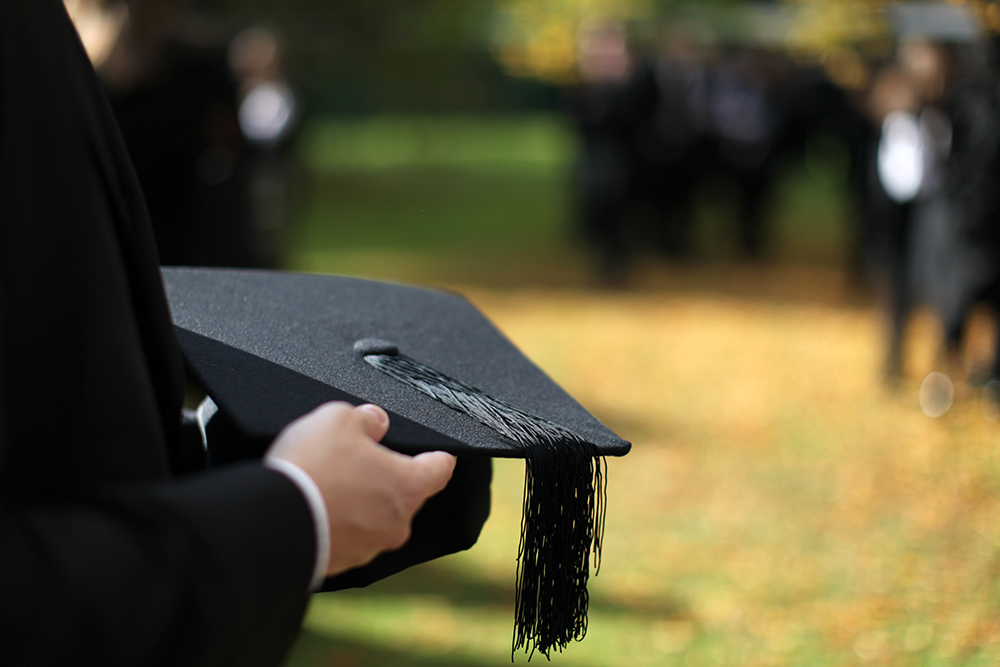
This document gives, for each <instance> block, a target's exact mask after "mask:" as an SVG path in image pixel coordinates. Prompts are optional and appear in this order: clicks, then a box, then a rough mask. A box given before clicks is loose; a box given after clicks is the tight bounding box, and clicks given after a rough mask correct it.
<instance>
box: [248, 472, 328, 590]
mask: <svg viewBox="0 0 1000 667" xmlns="http://www.w3.org/2000/svg"><path fill="white" fill-rule="evenodd" d="M264 465H266V466H267V467H268V468H271V469H273V470H277V471H278V472H280V473H281V474H283V475H284V476H285V477H287V478H288V479H290V480H292V482H294V483H295V486H297V487H299V491H301V492H302V495H303V496H304V497H305V499H306V502H307V503H308V504H309V509H310V510H311V511H312V517H313V524H315V527H316V567H314V568H313V576H312V581H311V582H310V583H309V592H310V593H314V592H316V591H318V590H319V588H320V586H322V585H323V579H324V578H326V566H327V565H328V564H329V562H330V519H329V516H328V515H327V513H326V502H325V501H324V500H323V493H322V492H321V491H320V490H319V487H318V486H316V482H314V481H313V478H312V477H310V476H309V473H307V472H306V471H305V470H303V469H302V468H300V467H298V466H297V465H295V464H294V463H292V462H291V461H286V460H285V459H279V458H269V459H265V460H264Z"/></svg>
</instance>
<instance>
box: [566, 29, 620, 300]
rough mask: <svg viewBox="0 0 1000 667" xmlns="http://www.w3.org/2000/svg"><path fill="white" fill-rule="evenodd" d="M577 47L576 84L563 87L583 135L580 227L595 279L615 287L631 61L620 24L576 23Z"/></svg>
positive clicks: (575, 122)
mask: <svg viewBox="0 0 1000 667" xmlns="http://www.w3.org/2000/svg"><path fill="white" fill-rule="evenodd" d="M578 48H579V56H578V57H579V70H580V83H579V85H577V86H575V87H572V88H571V89H569V90H568V91H567V93H566V102H565V104H566V111H567V113H568V114H569V116H570V118H571V119H572V121H573V122H574V124H575V125H576V127H577V129H578V131H579V133H580V136H581V139H582V142H581V148H580V159H579V164H578V165H577V170H578V171H577V191H576V193H577V194H576V200H577V203H578V215H579V218H580V229H581V232H582V235H583V238H584V240H585V242H587V243H588V244H589V245H590V246H591V247H592V249H593V251H594V252H595V253H596V255H597V257H598V259H597V269H598V274H599V276H600V278H601V279H602V281H603V282H605V283H606V284H612V285H614V284H620V283H621V282H622V281H623V280H624V278H625V274H626V271H627V265H628V261H629V253H630V248H629V247H628V240H627V238H626V234H625V229H624V222H625V215H626V212H627V209H628V205H629V201H630V194H631V187H632V178H633V160H632V154H631V151H632V149H633V142H632V141H631V138H632V133H633V131H634V128H635V124H636V123H635V118H636V111H637V109H636V99H635V90H634V86H633V75H634V72H635V70H634V63H633V59H632V54H631V52H630V50H629V44H628V36H627V33H626V30H625V26H624V25H622V24H621V23H619V22H615V21H600V22H596V23H593V24H588V25H585V26H583V27H581V29H580V31H579V35H578Z"/></svg>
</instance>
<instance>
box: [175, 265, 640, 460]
mask: <svg viewBox="0 0 1000 667" xmlns="http://www.w3.org/2000/svg"><path fill="white" fill-rule="evenodd" d="M163 279H164V283H165V286H166V291H167V298H168V300H169V302H170V309H171V312H172V315H173V320H174V324H175V326H176V329H177V335H178V339H179V341H180V345H181V348H182V351H183V353H184V356H185V359H186V361H187V363H188V365H189V367H190V369H191V371H192V372H193V374H194V375H195V376H196V378H197V379H198V380H199V381H200V382H201V383H202V385H203V387H204V388H205V391H207V392H208V394H209V395H210V396H211V397H212V399H213V400H214V401H215V402H216V403H217V404H218V405H219V407H220V408H221V409H222V410H223V411H224V412H225V413H227V415H228V416H229V417H230V419H232V420H233V421H234V422H235V423H236V424H237V425H238V426H239V428H240V429H241V430H243V431H244V432H245V433H247V434H249V435H252V436H256V437H273V436H274V435H277V433H278V432H279V431H280V430H281V429H282V428H283V427H284V426H285V425H286V424H288V423H289V422H290V421H292V420H294V419H295V418H297V417H299V416H301V415H303V414H305V413H306V412H308V411H309V410H311V409H313V408H314V407H316V406H318V405H320V404H321V403H324V402H326V401H329V400H345V401H348V402H351V403H354V404H360V403H366V402H368V403H375V404H377V405H380V406H382V407H383V408H385V409H386V410H387V411H388V412H389V414H390V417H391V427H390V430H389V433H388V434H387V435H386V438H385V439H384V442H385V444H386V445H387V446H390V447H392V448H393V449H396V450H398V451H402V452H407V453H416V452H419V451H425V450H428V449H442V450H445V451H448V452H451V453H453V454H457V455H470V454H471V455H482V456H491V457H519V456H521V455H522V451H523V450H522V448H521V447H519V446H518V445H517V444H516V443H515V442H513V441H512V440H511V439H510V438H508V437H505V436H504V435H501V434H500V433H499V432H498V431H497V430H495V429H494V428H490V427H489V426H486V425H484V424H483V423H481V421H479V420H477V419H474V418H473V417H470V416H469V415H468V414H463V413H462V412H460V411H459V410H456V409H453V408H452V407H449V406H448V405H447V404H446V403H445V402H442V401H441V400H438V399H436V398H433V397H432V396H430V395H428V394H427V393H425V392H423V391H419V390H417V389H414V388H413V387H412V386H410V385H408V384H406V383H404V382H402V381H400V379H398V378H397V377H393V376H392V375H390V374H388V373H387V372H384V371H383V370H380V369H379V368H376V367H375V366H374V365H373V364H372V362H371V359H372V358H373V357H369V360H368V361H366V355H379V356H382V357H383V358H384V357H393V358H396V357H398V358H404V359H408V360H412V361H414V362H416V363H417V364H420V365H422V366H425V367H430V368H431V369H433V370H434V371H436V372H438V373H440V374H442V375H443V376H445V377H446V379H448V380H453V381H455V382H457V383H460V384H461V385H464V386H468V387H470V388H475V389H478V390H479V391H481V392H482V393H483V394H486V395H488V397H492V399H496V400H497V401H499V402H501V403H503V404H507V405H509V406H513V407H514V408H516V409H517V410H520V411H523V412H524V413H528V414H529V415H533V416H534V417H538V418H540V419H541V420H544V421H547V422H552V423H553V424H555V425H558V426H559V427H562V428H563V429H567V430H569V431H571V432H572V433H574V434H575V435H577V436H578V437H579V438H580V439H582V440H584V441H586V442H589V443H591V444H593V445H596V446H597V448H598V450H599V452H600V453H601V454H606V455H613V456H620V455H623V454H625V453H627V452H628V450H629V448H630V444H629V443H628V442H626V441H625V440H622V439H621V438H619V437H618V436H617V435H615V434H614V433H612V432H611V431H610V430H609V429H608V428H606V427H605V426H604V425H602V424H601V423H600V422H599V421H597V419H595V418H594V417H593V416H592V415H591V414H590V413H588V412H587V411H586V410H585V409H584V408H583V407H582V406H580V404H579V403H577V402H576V401H575V400H573V398H572V397H570V396H569V395H568V394H567V393H566V392H564V391H563V390H562V389H560V388H559V387H558V386H557V385H556V384H555V383H554V382H552V380H550V379H549V378H548V376H546V375H545V374H544V373H543V372H542V371H541V370H539V369H538V368H537V367H536V366H535V365H534V364H533V363H531V361H529V360H528V359H527V358H526V357H525V356H524V355H523V354H521V352H519V351H518V350H517V349H516V348H515V347H514V346H513V345H512V344H511V343H510V341H508V340H507V339H506V338H505V337H504V336H503V334H501V333H500V332H499V331H498V330H497V329H496V328H495V327H494V326H493V325H492V324H491V323H490V322H489V320H487V319H486V318H485V317H484V316H483V315H482V314H481V313H480V312H479V311H478V310H477V309H476V308H475V307H474V306H473V305H472V304H470V303H469V302H468V301H467V300H465V299H464V298H463V297H461V296H458V295H456V294H451V293H447V292H441V291H436V290H430V289H423V288H416V287H409V286H403V285H395V284H389V283H381V282H376V281H370V280H362V279H357V278H342V277H333V276H319V275H305V274H292V273H281V272H271V271H237V270H227V269H188V268H176V269H163Z"/></svg>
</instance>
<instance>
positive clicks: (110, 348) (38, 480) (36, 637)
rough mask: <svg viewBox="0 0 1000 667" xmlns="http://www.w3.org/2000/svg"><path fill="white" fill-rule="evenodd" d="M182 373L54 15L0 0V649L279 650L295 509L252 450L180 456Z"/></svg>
mask: <svg viewBox="0 0 1000 667" xmlns="http://www.w3.org/2000/svg"><path fill="white" fill-rule="evenodd" d="M183 380H184V377H183V366H182V363H181V357H180V353H179V350H178V347H177V344H176V340H175V336H174V333H173V327H172V324H171V322H170V319H169V311H168V309H167V306H166V300H165V298H164V293H163V287H162V283H161V279H160V274H159V270H158V266H157V258H156V252H155V249H154V245H153V240H152V235H151V233H150V231H149V224H148V220H147V216H146V213H145V208H144V205H143V202H142V196H141V194H140V192H139V189H138V186H137V185H136V181H135V178H134V175H133V172H132V168H131V165H130V163H129V160H128V157H127V155H126V152H125V150H124V148H123V145H122V142H121V140H120V137H119V135H118V132H117V129H116V127H115V125H114V121H113V120H112V118H111V115H110V111H109V109H108V106H107V103H106V101H105V99H104V96H103V93H102V91H101V89H100V87H99V84H98V82H97V80H96V77H95V75H94V73H93V70H92V69H91V67H90V64H89V62H88V61H87V58H86V55H85V53H84V52H83V49H82V47H81V45H80V43H79V40H78V39H77V36H76V33H75V31H74V30H73V27H72V25H71V23H70V21H69V19H68V17H67V15H66V11H65V9H64V8H63V5H62V3H61V2H60V1H59V0H0V663H2V664H4V665H101V666H117V665H121V666H123V667H124V666H129V667H131V666H135V665H228V664H239V665H251V666H253V665H262V666H263V665H274V664H278V663H279V662H280V661H281V659H282V657H283V656H284V655H285V653H286V651H287V650H288V647H289V646H290V644H291V641H292V638H293V637H294V634H295V632H296V630H297V628H298V625H299V623H300V621H301V617H302V614H303V612H304V608H305V604H306V600H307V596H306V594H305V590H306V587H307V585H308V582H309V579H310V576H311V574H312V569H313V564H314V563H313V561H314V558H315V548H316V545H315V537H314V534H313V526H312V518H311V515H310V512H309V508H308V506H307V504H306V502H305V500H304V499H303V497H302V495H301V493H300V492H299V491H298V489H297V488H296V487H295V485H294V484H292V483H291V482H290V481H289V480H288V479H287V478H286V477H284V476H283V475H281V474H280V473H277V472H275V471H272V470H267V469H265V468H263V467H262V466H260V465H259V464H256V463H253V464H243V465H236V466H232V467H229V468H227V469H224V470H218V471H214V472H212V473H198V472H196V471H193V470H191V468H196V467H198V466H199V465H200V462H199V461H198V457H197V456H189V455H186V454H185V453H184V451H185V450H184V448H183V447H181V446H180V443H181V432H180V427H181V399H182V394H183ZM189 453H190V452H189ZM188 473H190V474H188ZM179 475H185V477H184V478H183V479H178V476H179Z"/></svg>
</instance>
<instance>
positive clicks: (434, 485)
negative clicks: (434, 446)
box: [412, 452, 457, 498]
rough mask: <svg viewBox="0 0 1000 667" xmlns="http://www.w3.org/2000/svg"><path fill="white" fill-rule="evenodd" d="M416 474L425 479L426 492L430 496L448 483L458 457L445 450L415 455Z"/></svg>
mask: <svg viewBox="0 0 1000 667" xmlns="http://www.w3.org/2000/svg"><path fill="white" fill-rule="evenodd" d="M412 461H413V466H414V468H415V469H416V471H415V475H416V476H418V477H420V478H421V479H422V480H423V484H424V492H425V494H426V497H427V498H429V497H430V496H433V495H434V494H436V493H438V492H439V491H441V490H442V489H444V487H446V486H447V485H448V481H449V480H450V479H451V474H452V472H454V470H455V462H456V461H457V459H456V458H455V457H454V456H452V455H451V454H447V453H445V452H424V453H423V454H417V455H416V456H414V457H413V459H412Z"/></svg>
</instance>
